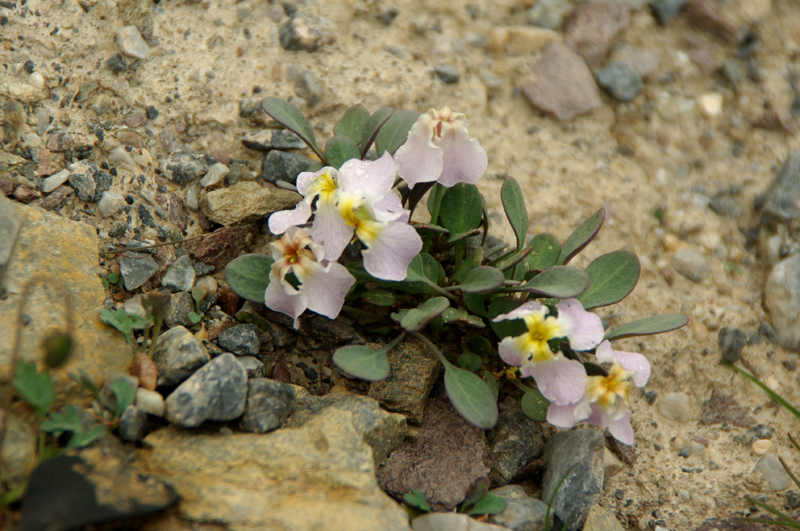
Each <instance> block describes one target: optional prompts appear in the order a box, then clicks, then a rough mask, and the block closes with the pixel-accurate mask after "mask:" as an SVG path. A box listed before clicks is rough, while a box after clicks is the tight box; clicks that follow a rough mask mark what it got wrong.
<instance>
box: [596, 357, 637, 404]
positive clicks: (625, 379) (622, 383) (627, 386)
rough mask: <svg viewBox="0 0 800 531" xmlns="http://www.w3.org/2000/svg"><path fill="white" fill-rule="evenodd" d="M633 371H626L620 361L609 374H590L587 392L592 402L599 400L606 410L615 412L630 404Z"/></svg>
mask: <svg viewBox="0 0 800 531" xmlns="http://www.w3.org/2000/svg"><path fill="white" fill-rule="evenodd" d="M631 376H633V373H632V372H631V371H626V370H625V369H623V368H622V366H620V364H619V363H614V365H613V366H612V367H611V369H610V370H609V371H608V376H590V377H589V380H588V382H587V384H586V390H587V394H588V395H589V398H590V399H591V401H592V402H597V403H598V404H599V405H601V406H602V407H603V408H605V409H606V411H609V412H613V411H614V410H616V409H619V407H620V406H624V405H627V404H628V400H629V399H630V395H631V389H632V388H633V384H632V383H631V382H630V377H631Z"/></svg>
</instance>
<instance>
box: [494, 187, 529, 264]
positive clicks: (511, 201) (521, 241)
mask: <svg viewBox="0 0 800 531" xmlns="http://www.w3.org/2000/svg"><path fill="white" fill-rule="evenodd" d="M500 199H501V201H502V202H503V210H505V212H506V217H507V218H508V222H509V223H510V224H511V228H512V229H514V234H515V235H516V237H517V249H522V246H523V245H525V237H526V236H527V235H528V210H527V208H526V207H525V198H524V197H523V196H522V188H520V186H519V183H518V182H517V180H516V179H514V178H513V177H508V178H507V179H506V180H505V182H504V183H503V187H502V188H501V189H500Z"/></svg>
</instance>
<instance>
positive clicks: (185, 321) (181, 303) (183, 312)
mask: <svg viewBox="0 0 800 531" xmlns="http://www.w3.org/2000/svg"><path fill="white" fill-rule="evenodd" d="M194 310H195V304H194V299H193V298H192V295H191V294H190V293H187V292H185V291H179V292H178V293H173V294H172V296H171V297H170V298H169V305H168V306H167V312H166V313H165V314H164V324H166V325H167V326H168V327H170V328H172V327H175V326H188V327H191V326H193V325H194V324H195V323H193V322H192V320H191V319H190V318H189V314H190V313H194Z"/></svg>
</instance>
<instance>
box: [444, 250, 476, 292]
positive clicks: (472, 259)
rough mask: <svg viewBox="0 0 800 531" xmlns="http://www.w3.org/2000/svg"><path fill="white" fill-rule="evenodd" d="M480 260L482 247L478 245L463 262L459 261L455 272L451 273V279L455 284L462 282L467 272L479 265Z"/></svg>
mask: <svg viewBox="0 0 800 531" xmlns="http://www.w3.org/2000/svg"><path fill="white" fill-rule="evenodd" d="M481 261H483V247H478V248H477V249H475V250H474V251H473V252H472V254H470V255H469V256H468V257H467V258H466V259H465V260H464V261H463V262H461V265H460V266H458V269H456V272H455V273H453V278H452V279H451V280H452V281H453V282H454V283H456V284H460V283H462V282H464V279H465V278H467V275H468V274H469V272H470V271H472V270H473V269H475V268H476V267H478V266H479V265H481Z"/></svg>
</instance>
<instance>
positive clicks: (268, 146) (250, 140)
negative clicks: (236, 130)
mask: <svg viewBox="0 0 800 531" xmlns="http://www.w3.org/2000/svg"><path fill="white" fill-rule="evenodd" d="M242 144H243V145H244V147H246V148H249V149H255V150H257V151H272V150H273V149H281V150H285V149H304V148H305V147H306V144H305V142H303V141H302V140H301V139H300V137H299V136H297V135H296V134H294V133H292V132H291V131H286V130H284V129H278V130H277V131H273V130H270V129H263V130H261V131H251V132H249V133H246V134H245V135H244V138H242Z"/></svg>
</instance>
